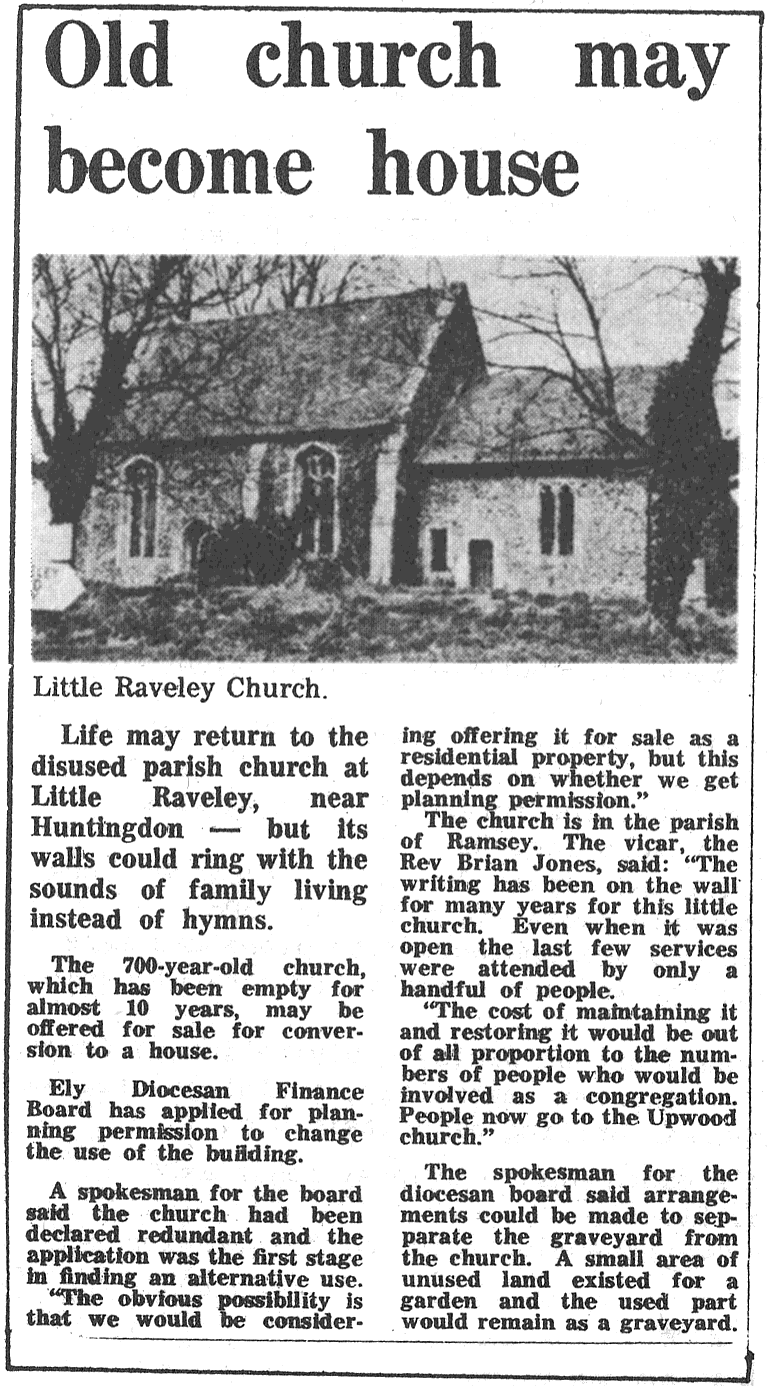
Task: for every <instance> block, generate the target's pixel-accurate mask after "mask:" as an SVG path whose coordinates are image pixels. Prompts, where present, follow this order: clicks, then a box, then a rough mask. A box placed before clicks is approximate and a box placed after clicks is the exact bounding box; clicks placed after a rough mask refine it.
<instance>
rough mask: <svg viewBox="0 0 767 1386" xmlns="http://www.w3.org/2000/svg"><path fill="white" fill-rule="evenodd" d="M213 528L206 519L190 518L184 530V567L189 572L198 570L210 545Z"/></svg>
mask: <svg viewBox="0 0 767 1386" xmlns="http://www.w3.org/2000/svg"><path fill="white" fill-rule="evenodd" d="M212 535H213V529H212V527H211V526H210V525H209V524H206V522H205V520H190V521H189V524H188V525H187V526H186V529H185V530H184V567H185V568H186V569H187V571H188V572H192V573H194V572H196V571H197V569H198V568H199V567H200V564H201V562H202V561H203V559H204V557H205V551H206V548H208V547H209V543H210V537H211V536H212Z"/></svg>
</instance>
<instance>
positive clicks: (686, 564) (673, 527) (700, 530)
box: [647, 260, 739, 630]
mask: <svg viewBox="0 0 767 1386" xmlns="http://www.w3.org/2000/svg"><path fill="white" fill-rule="evenodd" d="M700 272H701V281H702V283H703V284H704V286H705V290H706V300H705V303H704V307H703V312H702V314H701V317H700V321H699V322H698V325H697V327H696V329H695V332H694V333H693V338H692V341H691V343H690V347H689V350H688V352H687V355H686V357H685V359H684V361H682V362H676V363H674V364H673V365H671V366H668V367H667V368H666V369H665V370H664V371H662V372H661V374H660V376H659V379H658V383H657V385H656V389H655V395H654V398H653V403H652V406H651V409H650V416H649V418H648V429H649V435H650V441H651V443H652V446H653V449H654V452H655V463H654V467H653V474H652V479H651V484H650V512H649V544H648V573H647V576H648V584H647V585H648V599H649V602H650V606H651V609H652V611H653V612H654V614H655V615H656V616H657V617H658V619H659V620H661V621H662V622H663V623H664V625H666V626H668V628H669V629H671V630H673V629H674V627H675V626H676V623H677V621H678V619H679V611H680V607H681V604H682V600H683V598H684V592H685V588H686V586H687V581H688V579H689V576H690V574H691V572H692V568H693V564H694V562H695V559H696V558H697V557H698V556H699V555H700V554H701V552H702V547H703V536H704V533H705V532H706V531H707V529H711V530H712V533H713V529H714V528H715V527H716V526H715V524H714V516H715V515H716V514H722V513H723V512H724V511H725V510H726V509H727V508H728V502H729V486H730V469H729V465H728V462H729V456H728V448H727V445H726V443H725V441H724V439H723V437H722V430H721V426H720V423H719V416H718V414H717V410H716V404H715V401H714V379H715V377H716V372H717V369H718V367H719V362H720V360H721V358H722V353H723V350H724V336H725V331H726V327H727V317H728V313H729V309H730V302H731V299H732V295H733V293H734V292H735V290H736V288H737V287H738V283H739V279H738V275H737V269H736V265H735V262H734V261H726V262H724V264H720V265H717V264H716V263H715V262H714V261H713V260H702V261H701V264H700Z"/></svg>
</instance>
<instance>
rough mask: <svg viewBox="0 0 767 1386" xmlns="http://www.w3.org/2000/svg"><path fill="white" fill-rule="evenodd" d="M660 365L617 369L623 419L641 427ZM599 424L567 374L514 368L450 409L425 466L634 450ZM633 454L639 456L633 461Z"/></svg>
mask: <svg viewBox="0 0 767 1386" xmlns="http://www.w3.org/2000/svg"><path fill="white" fill-rule="evenodd" d="M656 378H657V371H655V370H651V369H648V368H645V367H641V366H636V367H629V368H626V369H624V370H620V371H618V372H617V373H616V397H617V405H618V412H619V415H620V417H621V418H622V419H623V420H624V421H625V422H626V423H627V424H628V425H629V427H631V428H636V429H637V430H640V431H641V430H642V429H643V426H644V421H645V417H646V414H647V410H648V408H649V405H650V400H651V398H652V392H653V388H654V385H655V381H656ZM630 455H631V454H630V453H629V454H627V453H626V451H625V450H624V449H622V448H621V447H619V446H618V445H617V444H616V442H615V440H614V439H613V438H612V437H611V436H610V434H609V433H608V432H607V430H606V429H605V428H604V427H602V426H600V425H599V424H597V423H595V422H594V420H593V418H592V416H591V414H590V413H589V411H588V409H587V407H586V405H585V404H583V403H582V402H581V401H580V400H579V399H578V396H577V395H576V393H575V391H574V390H573V389H572V388H571V386H570V385H569V384H568V383H567V381H565V380H560V379H558V378H557V377H555V376H552V375H550V374H549V373H548V372H547V371H545V370H537V369H536V370H508V371H502V372H500V373H499V374H497V375H494V376H492V377H491V378H490V379H489V380H487V381H484V382H480V384H478V385H475V386H474V387H472V389H470V390H469V391H467V392H466V394H465V395H463V396H462V397H461V399H460V400H458V401H457V403H456V404H454V405H453V406H452V408H451V409H450V410H449V411H448V412H447V413H446V415H445V417H444V419H443V420H442V423H441V424H440V425H439V426H438V428H437V430H436V432H435V434H434V435H433V437H432V439H431V441H430V443H429V446H428V448H427V449H426V450H425V451H424V452H423V453H422V454H421V458H420V461H421V462H422V463H423V464H424V465H426V466H430V467H432V466H444V465H446V464H450V465H453V466H455V465H459V466H474V465H476V464H477V463H496V462H501V461H502V462H505V463H507V464H510V465H511V466H512V467H513V466H515V464H519V465H523V464H525V463H530V462H535V461H544V460H547V459H550V458H557V459H561V460H562V461H566V460H569V461H573V462H574V461H578V460H582V459H585V458H589V459H594V460H595V461H608V460H609V461H613V462H614V461H616V460H619V459H621V458H622V457H624V456H630ZM634 460H635V459H634Z"/></svg>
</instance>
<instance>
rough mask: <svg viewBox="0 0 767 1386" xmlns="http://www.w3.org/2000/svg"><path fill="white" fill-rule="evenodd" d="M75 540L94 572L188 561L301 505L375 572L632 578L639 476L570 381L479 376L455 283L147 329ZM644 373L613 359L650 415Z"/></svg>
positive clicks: (470, 323)
mask: <svg viewBox="0 0 767 1386" xmlns="http://www.w3.org/2000/svg"><path fill="white" fill-rule="evenodd" d="M139 369H140V380H139V384H140V387H141V388H140V389H139V390H138V391H137V392H132V393H131V396H130V402H129V403H128V404H126V406H125V408H124V410H123V411H122V413H121V414H120V415H119V417H118V418H117V420H116V422H115V423H114V424H113V426H112V430H111V432H110V434H109V436H108V437H107V438H106V439H105V440H104V442H103V444H102V447H101V453H100V458H99V468H98V475H97V480H96V484H95V486H94V488H93V491H92V493H91V496H90V499H89V501H88V503H87V506H86V508H85V511H84V513H83V516H82V518H81V521H80V523H79V525H78V528H77V533H76V536H75V565H76V567H77V569H78V571H79V572H80V573H81V575H82V576H83V577H84V578H86V579H88V578H90V579H96V580H99V581H103V582H109V583H116V584H119V585H122V586H124V587H144V586H146V585H147V584H151V583H155V582H159V581H162V580H164V579H167V578H170V577H173V576H175V575H179V574H183V573H186V572H193V571H194V569H195V567H196V565H197V562H198V559H199V555H200V551H201V547H202V545H203V540H204V536H205V535H206V534H208V533H209V532H210V531H217V530H218V529H219V528H220V527H221V525H222V524H225V523H226V522H231V521H235V520H236V519H237V518H238V517H240V516H242V515H245V516H246V517H250V518H260V519H267V520H268V518H269V516H270V515H275V516H276V515H284V516H288V517H292V518H293V520H294V523H295V529H296V533H297V536H298V537H297V543H298V547H299V550H300V552H301V554H302V555H303V557H304V558H305V560H306V561H307V562H311V561H315V560H317V559H318V558H322V557H327V558H336V559H337V560H338V561H339V562H340V563H341V564H342V565H343V567H344V568H345V569H346V570H347V571H348V572H349V573H350V574H352V575H358V576H361V577H364V578H367V579H369V580H370V581H372V582H374V583H380V584H384V585H386V584H390V583H425V584H429V583H431V584H445V585H454V586H455V587H457V588H476V589H493V588H506V589H508V590H512V591H514V590H522V589H523V590H527V591H530V592H533V593H539V592H551V593H554V594H564V593H568V592H574V591H581V592H587V593H591V594H594V595H597V594H598V595H600V596H605V597H611V596H616V597H618V596H632V597H642V596H644V592H645V571H646V549H647V510H648V474H647V470H646V468H644V467H643V466H642V465H641V464H638V463H637V462H636V460H631V459H628V458H626V457H625V456H621V455H620V453H619V452H618V451H617V450H616V447H615V445H614V444H613V443H611V441H610V439H609V437H608V435H607V434H606V433H604V432H602V431H601V430H600V429H599V428H598V427H597V426H595V425H594V423H593V422H592V421H591V420H590V418H589V417H588V414H587V413H586V410H585V409H584V408H582V407H581V406H579V404H578V401H577V400H576V398H575V396H574V394H573V392H572V391H571V390H570V389H569V387H568V386H567V384H566V383H565V382H563V381H560V380H557V379H556V378H553V377H552V376H551V375H549V374H547V373H546V372H544V371H541V370H508V371H504V372H501V373H498V374H494V375H490V374H489V373H488V370H487V365H486V362H485V358H484V354H483V350H482V345H481V341H480V337H479V334H478V332H477V326H476V322H475V319H474V315H473V312H472V307H471V303H470V301H469V296H468V293H467V290H466V288H465V286H463V285H451V286H450V287H448V288H445V289H443V290H434V289H419V290H416V291H414V292H411V293H404V294H397V295H389V296H381V297H377V298H371V299H364V300H363V299H358V300H351V301H349V302H346V303H340V304H332V305H327V306H323V307H314V308H304V309H294V310H288V311H284V312H276V313H269V314H265V315H258V316H252V317H247V318H231V319H220V320H215V321H208V322H202V323H194V324H189V325H187V324H182V325H179V326H177V327H174V328H173V329H171V330H166V331H165V332H163V333H162V334H158V335H157V337H156V338H154V339H153V340H152V342H151V343H150V345H149V347H148V349H147V351H146V353H145V355H144V358H143V360H142V362H141V364H140V368H139ZM653 384H654V372H652V371H648V370H647V369H643V368H632V369H626V370H622V371H619V372H618V373H617V379H616V388H617V391H618V394H619V408H620V410H621V413H622V416H623V417H624V418H625V419H626V420H627V421H628V422H630V423H633V424H635V425H636V426H638V427H641V426H642V424H643V422H644V418H645V415H646V412H647V408H648V406H649V403H650V396H651V392H652V388H653Z"/></svg>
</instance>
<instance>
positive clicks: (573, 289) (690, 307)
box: [487, 256, 740, 627]
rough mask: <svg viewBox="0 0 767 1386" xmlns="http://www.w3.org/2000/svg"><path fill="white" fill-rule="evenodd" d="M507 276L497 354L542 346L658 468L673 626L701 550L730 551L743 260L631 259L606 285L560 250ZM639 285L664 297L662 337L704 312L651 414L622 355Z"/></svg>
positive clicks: (658, 557)
mask: <svg viewBox="0 0 767 1386" xmlns="http://www.w3.org/2000/svg"><path fill="white" fill-rule="evenodd" d="M500 278H501V279H502V281H503V282H504V283H505V285H506V286H507V296H508V300H509V306H508V308H507V307H505V306H504V307H501V308H493V309H490V310H487V316H488V318H489V319H490V320H491V322H492V323H494V325H495V329H496V330H495V338H494V340H495V345H496V350H498V348H499V347H500V346H501V344H503V348H502V350H503V349H504V348H508V345H509V341H510V339H513V342H514V345H516V346H517V347H519V345H520V342H522V343H524V345H525V346H526V347H527V348H528V354H529V355H530V357H531V359H533V358H534V357H535V355H536V348H537V354H538V358H539V370H540V374H541V379H542V381H543V382H544V383H545V381H547V380H558V381H561V382H564V383H565V384H566V386H567V387H568V389H569V390H570V391H571V392H572V394H573V395H574V396H575V398H576V399H577V401H578V402H579V404H580V405H581V406H582V408H583V410H584V411H585V413H586V415H587V416H588V418H589V419H590V420H592V421H593V423H594V425H595V426H596V427H597V428H598V429H599V430H600V431H601V432H602V433H603V434H604V435H605V437H606V438H607V439H609V441H610V443H611V445H612V446H613V447H614V448H615V450H616V451H617V452H619V453H620V454H621V455H623V456H625V457H626V458H627V459H635V460H637V461H644V462H646V463H647V464H648V465H649V466H650V468H651V481H650V538H649V546H648V597H649V601H650V605H651V608H652V610H653V612H654V613H655V615H657V616H658V617H659V619H661V620H663V621H664V623H665V624H667V625H669V626H671V627H673V626H674V624H675V623H676V620H677V618H678V614H679V609H680V605H681V602H682V598H683V596H684V590H685V587H686V584H687V580H688V577H689V575H690V573H691V571H692V567H693V563H694V561H695V558H696V557H697V556H698V555H699V554H700V553H701V552H702V550H703V549H704V548H705V547H706V545H707V544H708V552H709V553H711V552H712V551H713V550H714V549H715V548H717V547H718V548H719V549H720V550H721V547H722V539H723V536H724V535H726V534H729V535H730V537H731V535H732V503H731V501H730V489H731V484H732V480H733V468H734V466H735V465H736V452H735V449H734V448H733V447H732V445H727V444H726V443H725V440H724V438H723V435H722V429H721V425H720V421H719V416H718V412H717V408H716V403H715V381H716V377H717V373H718V371H719V368H720V365H721V362H722V360H723V358H724V357H725V356H726V355H727V353H728V352H730V351H731V350H733V349H734V347H735V346H736V345H737V343H738V340H739V339H738V336H737V332H736V330H735V327H734V325H733V321H732V317H733V311H732V310H733V305H734V298H735V295H736V292H737V289H738V287H739V285H740V278H739V275H738V269H737V262H736V261H735V260H733V259H714V258H712V257H706V258H702V259H700V260H698V261H697V262H694V263H691V264H683V263H676V264H670V265H663V264H660V263H657V262H655V263H648V262H646V261H635V262H628V263H627V265H626V269H625V274H624V275H623V278H622V281H621V282H620V283H619V284H616V283H615V282H611V283H609V284H607V285H604V286H601V287H600V286H599V285H598V283H597V282H596V280H595V275H594V272H593V269H592V270H591V272H590V270H589V267H588V262H583V261H580V262H579V261H578V260H577V259H575V258H573V257H570V256H558V257H555V258H553V259H552V260H550V261H549V262H548V263H540V262H536V263H535V264H534V265H532V264H531V265H528V266H523V267H520V268H519V269H516V268H515V269H514V270H513V271H503V272H502V273H501V276H500ZM640 287H641V291H642V292H643V293H645V294H646V298H647V299H649V300H652V301H653V302H654V305H655V308H656V311H657V314H658V321H659V323H660V324H661V326H660V332H659V335H661V336H662V330H663V329H662V324H663V320H664V317H665V319H666V323H667V324H668V322H669V321H670V320H671V315H673V314H676V315H677V316H678V315H679V314H680V312H681V310H682V304H683V305H684V313H685V316H686V317H689V318H690V319H691V321H693V320H694V319H695V317H696V316H697V322H696V323H695V326H694V328H693V329H692V335H691V340H690V343H689V346H688V348H687V350H686V352H685V354H684V356H683V358H682V359H681V360H678V361H676V362H672V363H666V364H664V365H663V367H662V368H661V369H660V370H659V373H658V380H657V384H656V387H655V391H654V395H653V399H652V403H651V407H650V409H649V411H648V412H647V414H646V416H645V417H644V418H638V417H636V416H632V415H630V413H629V411H628V410H627V409H626V408H625V406H624V405H623V403H622V399H621V391H620V389H619V373H620V369H621V367H620V365H618V364H617V363H616V358H617V351H616V346H617V338H618V336H619V334H620V332H621V330H625V310H624V309H623V308H622V302H625V296H626V295H627V294H630V293H632V292H633V293H636V291H637V290H639V289H640ZM622 296H623V298H622ZM621 325H622V326H621ZM729 592H730V594H732V593H733V592H734V583H733V582H732V581H730V583H729Z"/></svg>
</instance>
